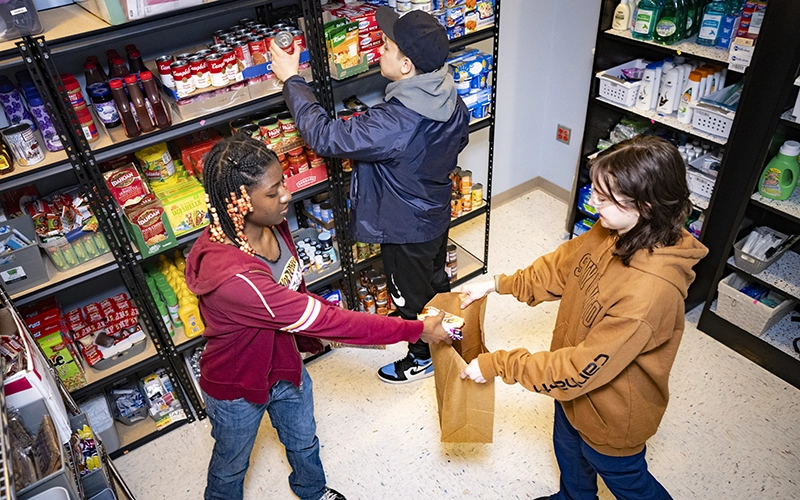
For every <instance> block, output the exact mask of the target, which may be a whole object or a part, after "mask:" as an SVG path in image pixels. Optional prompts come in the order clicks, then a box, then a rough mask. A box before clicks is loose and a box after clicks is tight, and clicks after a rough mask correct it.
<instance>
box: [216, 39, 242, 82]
mask: <svg viewBox="0 0 800 500" xmlns="http://www.w3.org/2000/svg"><path fill="white" fill-rule="evenodd" d="M219 55H221V56H222V61H223V62H224V63H225V76H227V77H228V82H229V83H232V82H241V81H242V70H240V69H239V63H238V62H237V61H236V53H235V52H234V51H233V49H231V48H230V47H225V48H224V49H220V51H219Z"/></svg>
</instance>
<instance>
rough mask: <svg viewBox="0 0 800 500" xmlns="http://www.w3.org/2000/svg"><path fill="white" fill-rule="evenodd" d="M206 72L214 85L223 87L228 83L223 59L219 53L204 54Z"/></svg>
mask: <svg viewBox="0 0 800 500" xmlns="http://www.w3.org/2000/svg"><path fill="white" fill-rule="evenodd" d="M206 64H207V65H208V74H209V76H210V77H211V85H213V86H214V87H224V86H226V85H227V84H228V73H227V71H226V68H225V59H224V58H223V57H222V56H221V55H220V54H209V55H207V56H206Z"/></svg>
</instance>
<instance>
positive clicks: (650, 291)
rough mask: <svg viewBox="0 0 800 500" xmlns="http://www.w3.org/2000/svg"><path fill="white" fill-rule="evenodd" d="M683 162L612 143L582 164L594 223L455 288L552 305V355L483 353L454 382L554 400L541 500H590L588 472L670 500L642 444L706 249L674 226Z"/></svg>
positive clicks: (620, 488) (657, 149)
mask: <svg viewBox="0 0 800 500" xmlns="http://www.w3.org/2000/svg"><path fill="white" fill-rule="evenodd" d="M683 163H684V162H683V160H682V159H681V157H680V155H679V154H678V151H677V149H676V148H675V147H674V146H673V145H671V144H670V143H668V142H667V141H665V140H663V139H659V138H656V137H652V136H645V137H642V136H640V137H635V138H633V139H631V140H628V141H625V142H622V143H620V144H617V145H616V146H613V147H612V148H610V149H609V150H608V151H606V152H604V153H602V154H601V155H599V156H598V157H597V158H596V159H595V160H593V161H592V163H591V165H590V174H591V178H592V183H593V192H592V198H591V201H590V202H591V203H592V204H593V205H594V207H595V208H596V209H597V211H598V214H599V224H595V226H594V227H593V228H592V229H591V230H590V231H588V232H587V233H586V234H584V235H581V236H579V237H577V238H574V239H572V240H570V241H568V242H566V243H564V244H563V245H561V246H560V247H559V248H558V249H556V251H555V252H553V253H551V254H548V255H545V256H543V257H540V258H539V259H537V260H536V261H535V262H534V263H533V264H532V265H530V266H528V267H527V268H525V269H521V270H518V271H517V272H516V273H514V274H513V275H512V276H506V275H498V276H495V279H494V281H489V282H485V283H476V284H468V285H464V287H462V294H463V304H462V307H466V306H467V305H468V304H469V303H471V302H472V301H473V300H476V299H478V298H480V297H483V296H484V295H486V294H487V293H490V292H493V291H496V292H498V293H501V294H512V295H514V297H516V298H517V299H518V300H520V301H521V302H526V303H527V304H528V305H530V306H535V305H537V304H539V303H540V302H543V301H547V300H559V299H560V300H561V306H560V308H559V311H558V317H557V318H556V326H555V330H554V331H553V340H552V342H551V344H550V351H542V352H536V353H530V352H528V351H527V350H526V349H514V350H512V351H496V352H492V353H486V354H481V355H480V356H478V358H476V359H475V360H473V361H472V363H470V364H469V366H467V368H466V369H465V370H464V372H463V373H462V374H461V377H462V378H470V379H472V380H474V381H476V382H485V381H486V379H487V378H490V377H496V376H500V377H502V378H503V381H504V382H506V383H508V384H513V383H515V382H519V383H520V384H522V386H523V387H525V388H526V389H528V390H531V391H535V392H537V393H540V394H545V395H549V396H551V397H553V398H554V399H555V423H554V429H553V443H554V448H555V454H556V460H557V462H558V465H559V469H560V472H561V482H560V491H559V492H558V493H556V494H554V495H552V496H551V497H543V498H553V499H594V498H596V495H597V475H598V474H599V475H600V476H601V477H602V478H603V481H604V482H605V484H606V485H607V486H608V488H609V490H611V492H612V493H613V494H614V495H615V496H617V497H618V498H626V499H662V498H670V496H669V493H667V491H666V490H665V489H664V487H663V486H661V484H659V482H658V481H657V480H656V479H655V478H654V477H653V476H652V475H651V474H650V473H649V472H648V470H647V462H646V460H645V442H646V441H647V439H648V438H649V437H650V436H652V435H653V434H655V432H656V430H657V429H658V425H659V423H660V422H661V418H662V416H663V415H664V411H665V409H666V407H667V401H668V400H669V390H668V381H669V372H670V370H671V368H672V363H673V361H674V360H675V354H676V353H677V351H678V345H679V343H680V340H681V336H682V334H683V327H684V300H685V299H686V294H687V289H688V288H689V285H690V284H691V283H692V281H693V280H694V277H695V274H694V271H692V267H693V266H694V265H695V264H696V263H697V262H698V261H699V260H700V259H701V258H703V257H704V256H705V255H706V253H707V252H708V250H707V249H706V248H705V247H704V246H703V245H702V244H701V243H700V242H698V241H697V240H695V239H694V238H693V237H692V236H691V235H690V234H689V233H688V232H687V231H686V230H685V229H683V222H684V220H685V218H686V215H687V213H688V210H689V208H690V206H691V205H690V202H689V189H688V187H687V185H686V177H685V175H686V171H685V167H684V164H683Z"/></svg>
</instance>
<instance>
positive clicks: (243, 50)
mask: <svg viewBox="0 0 800 500" xmlns="http://www.w3.org/2000/svg"><path fill="white" fill-rule="evenodd" d="M231 47H232V48H233V53H234V54H236V62H237V63H238V64H239V72H240V73H241V72H242V71H243V70H244V69H245V68H249V67H250V66H252V65H253V56H252V55H251V54H250V46H249V44H248V43H247V42H242V41H237V42H235V43H233V44H231Z"/></svg>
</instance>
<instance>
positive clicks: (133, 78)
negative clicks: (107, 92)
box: [125, 75, 136, 84]
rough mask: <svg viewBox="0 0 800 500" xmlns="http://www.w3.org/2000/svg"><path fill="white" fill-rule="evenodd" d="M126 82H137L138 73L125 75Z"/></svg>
mask: <svg viewBox="0 0 800 500" xmlns="http://www.w3.org/2000/svg"><path fill="white" fill-rule="evenodd" d="M125 83H126V84H131V83H136V75H128V76H126V77H125Z"/></svg>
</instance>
